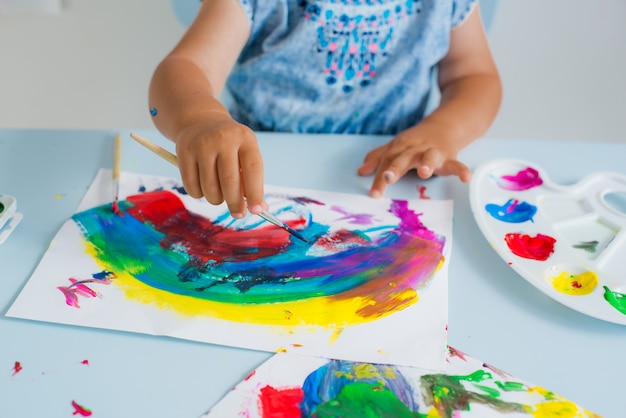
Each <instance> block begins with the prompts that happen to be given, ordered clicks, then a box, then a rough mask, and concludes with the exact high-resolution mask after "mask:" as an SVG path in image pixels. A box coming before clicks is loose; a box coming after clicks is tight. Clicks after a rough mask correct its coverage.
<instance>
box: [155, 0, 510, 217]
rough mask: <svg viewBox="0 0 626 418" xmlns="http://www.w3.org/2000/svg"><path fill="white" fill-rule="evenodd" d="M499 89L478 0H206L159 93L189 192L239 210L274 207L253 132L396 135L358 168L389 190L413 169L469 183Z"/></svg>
mask: <svg viewBox="0 0 626 418" xmlns="http://www.w3.org/2000/svg"><path fill="white" fill-rule="evenodd" d="M435 70H436V74H437V77H438V84H439V88H440V90H441V103H440V104H439V106H438V107H437V108H436V109H435V110H434V111H432V112H431V113H429V114H428V115H427V114H426V112H427V103H428V99H429V97H430V95H431V77H432V76H433V74H435ZM225 86H226V87H227V88H228V91H229V92H230V94H231V96H232V98H233V105H232V107H231V109H230V112H229V110H227V109H226V108H225V107H224V106H223V105H222V104H221V103H220V101H219V100H218V98H219V97H220V94H221V91H222V89H223V88H224V87H225ZM500 100H501V84H500V78H499V75H498V71H497V69H496V66H495V64H494V61H493V58H492V56H491V52H490V50H489V46H488V42H487V39H486V35H485V32H484V29H483V26H482V22H481V18H480V11H479V7H478V4H476V0H204V1H203V3H202V5H201V7H200V10H199V12H198V15H197V16H196V18H195V20H194V21H193V23H192V24H191V26H190V27H189V29H188V30H187V32H186V33H185V35H184V36H183V38H182V39H181V40H180V42H179V43H178V45H176V47H175V48H174V49H173V50H172V52H171V53H169V54H168V55H167V56H166V57H165V58H164V59H163V61H162V62H161V63H160V64H159V65H158V67H157V68H156V70H155V72H154V75H153V77H152V80H151V84H150V93H149V102H150V103H149V104H150V112H151V114H152V115H153V120H154V123H155V126H156V127H157V129H159V130H160V131H161V132H162V133H163V135H165V136H166V137H168V138H170V139H171V140H173V141H175V143H176V152H177V155H178V163H179V167H180V173H181V177H182V181H183V184H184V186H185V189H186V190H187V192H188V193H189V195H191V196H193V197H202V196H204V197H205V198H206V200H208V201H209V202H210V203H212V204H220V203H222V202H223V201H226V203H227V205H228V208H229V210H230V212H231V215H232V216H233V217H235V218H242V217H243V216H245V214H246V208H247V209H248V210H249V211H250V212H251V213H255V214H256V213H259V212H260V211H262V210H263V209H267V203H266V202H265V200H264V195H263V184H264V180H263V160H262V157H261V153H260V150H259V147H258V143H257V139H256V137H255V134H254V131H285V132H303V133H355V134H381V135H395V136H394V137H393V138H392V139H391V140H390V141H389V142H388V143H387V144H386V145H383V146H380V147H378V148H375V149H374V150H371V151H370V152H369V153H367V155H366V156H365V160H364V162H363V164H362V165H361V166H360V167H359V168H358V174H359V175H364V176H366V175H372V174H374V180H373V183H372V186H371V189H370V196H372V197H380V196H382V195H383V194H384V192H385V189H386V187H387V186H388V185H389V184H392V183H394V182H395V181H397V180H398V179H399V178H400V177H402V176H403V175H404V174H405V173H407V172H408V171H409V170H412V169H415V170H416V171H417V174H418V175H419V177H421V178H423V179H426V178H429V177H431V176H432V175H433V174H435V175H454V176H458V177H459V179H460V180H461V181H463V182H468V181H469V180H470V178H471V172H470V170H469V169H468V167H467V166H465V165H464V164H463V163H461V162H460V161H458V160H457V154H458V152H459V151H460V150H461V149H462V148H463V147H465V146H467V145H468V144H470V143H471V142H472V141H474V140H475V139H476V138H478V137H480V136H481V135H482V134H484V133H485V131H486V130H487V129H488V127H489V125H490V124H491V123H492V121H493V119H494V118H495V115H496V113H497V111H498V108H499V106H500Z"/></svg>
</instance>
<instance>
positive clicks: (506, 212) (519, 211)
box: [485, 199, 537, 223]
mask: <svg viewBox="0 0 626 418" xmlns="http://www.w3.org/2000/svg"><path fill="white" fill-rule="evenodd" d="M485 210H486V211H487V212H489V214H490V215H491V216H493V217H494V218H496V219H498V220H500V221H502V222H509V223H522V222H526V221H531V222H532V220H533V216H535V213H537V206H534V205H531V204H530V203H528V202H520V201H518V200H517V199H509V200H508V201H507V202H506V203H505V204H504V205H502V206H500V205H496V204H494V203H490V204H488V205H486V206H485Z"/></svg>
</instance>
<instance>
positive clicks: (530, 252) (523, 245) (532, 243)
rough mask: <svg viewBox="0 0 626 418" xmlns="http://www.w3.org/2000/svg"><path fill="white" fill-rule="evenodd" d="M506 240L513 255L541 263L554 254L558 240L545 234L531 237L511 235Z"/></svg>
mask: <svg viewBox="0 0 626 418" xmlns="http://www.w3.org/2000/svg"><path fill="white" fill-rule="evenodd" d="M504 240H505V241H506V245H508V247H509V249H510V250H511V251H512V252H513V254H515V255H517V256H520V257H524V258H529V259H531V260H539V261H546V260H547V259H548V257H550V255H551V254H552V253H553V252H554V243H555V242H556V239H554V238H552V237H551V236H548V235H543V234H537V235H536V236H534V237H531V236H530V235H525V234H517V233H509V234H506V236H505V237H504Z"/></svg>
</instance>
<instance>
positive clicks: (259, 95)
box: [226, 0, 476, 134]
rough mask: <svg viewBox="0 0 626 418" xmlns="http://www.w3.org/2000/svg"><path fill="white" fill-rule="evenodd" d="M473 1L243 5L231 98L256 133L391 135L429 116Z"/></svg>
mask: <svg viewBox="0 0 626 418" xmlns="http://www.w3.org/2000/svg"><path fill="white" fill-rule="evenodd" d="M475 2H476V0H457V1H455V0H240V3H241V5H242V6H243V8H244V10H245V12H246V14H247V16H248V19H249V21H250V25H251V33H250V38H249V40H248V42H247V44H246V45H245V47H244V49H243V51H242V53H241V55H240V57H239V59H238V61H237V64H236V65H235V68H234V69H233V71H232V72H231V74H230V76H229V78H228V81H227V84H226V88H227V91H228V92H229V93H230V95H231V97H232V102H233V103H232V104H231V105H230V111H231V114H232V115H233V117H234V118H235V120H238V121H239V122H241V123H244V124H246V125H248V126H249V127H250V128H252V129H253V130H256V131H279V132H300V133H358V134H395V133H398V132H400V131H402V130H404V129H407V128H409V127H411V126H413V125H415V124H416V123H418V122H419V121H420V120H421V119H422V118H423V117H424V114H425V111H426V106H427V103H428V98H429V95H430V93H431V88H432V77H433V71H435V69H436V66H437V64H438V62H439V61H440V60H441V59H442V58H443V57H444V56H445V55H446V54H447V52H448V49H449V45H450V31H451V29H452V28H454V27H456V26H457V25H459V24H461V23H462V22H463V21H464V20H465V19H466V17H467V16H468V15H469V13H470V12H471V11H472V10H473V7H474V3H475Z"/></svg>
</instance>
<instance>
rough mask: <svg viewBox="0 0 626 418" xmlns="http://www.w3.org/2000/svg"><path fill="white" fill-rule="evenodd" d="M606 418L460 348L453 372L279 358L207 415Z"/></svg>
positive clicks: (451, 363) (450, 363) (452, 352)
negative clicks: (463, 351) (474, 356)
mask: <svg viewBox="0 0 626 418" xmlns="http://www.w3.org/2000/svg"><path fill="white" fill-rule="evenodd" d="M214 417H215V418H219V417H246V418H275V417H294V418H295V417H298V418H300V417H303V418H306V417H316V418H331V417H343V418H382V417H386V418H460V417H464V418H465V417H467V418H471V417H475V418H490V417H503V418H555V417H563V418H565V417H569V418H599V417H600V416H599V415H597V414H595V413H593V412H590V411H588V410H586V409H585V408H583V407H581V406H580V405H577V404H576V403H574V402H571V401H569V400H568V399H566V398H563V397H562V396H559V395H557V394H556V393H554V392H552V391H550V390H548V389H545V388H543V387H541V386H537V385H534V384H531V383H528V382H526V381H523V380H520V379H517V378H515V377H513V376H511V375H509V374H508V373H506V372H504V371H502V370H500V369H497V368H495V367H493V366H491V365H489V364H487V363H484V362H482V361H479V360H477V359H476V358H473V357H471V356H468V355H466V354H464V353H462V352H460V351H458V350H456V349H454V348H452V347H449V351H448V354H447V368H446V370H445V372H440V373H433V371H432V370H425V369H420V368H415V367H402V366H393V365H385V364H372V363H362V362H353V361H345V360H327V359H321V358H313V357H302V356H299V355H296V354H289V353H278V354H275V355H274V356H272V357H271V358H270V359H269V360H267V361H266V362H265V363H263V364H262V365H261V366H259V367H258V368H257V369H256V370H254V371H252V372H251V373H250V374H249V375H248V376H247V377H246V378H245V379H244V380H243V381H242V382H241V383H239V384H238V385H237V386H236V387H235V388H234V389H233V390H232V391H230V392H229V393H228V394H227V395H226V396H224V397H223V398H222V399H221V400H220V401H219V402H218V403H217V404H216V405H214V406H213V407H212V408H211V409H210V410H209V411H208V412H207V413H206V414H205V415H203V416H202V418H214Z"/></svg>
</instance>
